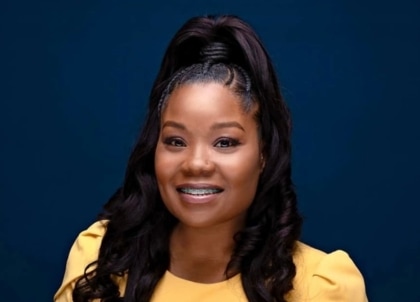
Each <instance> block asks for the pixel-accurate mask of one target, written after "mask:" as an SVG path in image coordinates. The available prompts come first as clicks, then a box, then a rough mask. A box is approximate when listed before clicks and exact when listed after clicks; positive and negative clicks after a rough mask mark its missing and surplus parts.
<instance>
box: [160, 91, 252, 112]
mask: <svg viewBox="0 0 420 302" xmlns="http://www.w3.org/2000/svg"><path fill="white" fill-rule="evenodd" d="M252 112H253V110H251V112H249V113H247V112H245V110H244V104H243V100H242V99H241V97H240V96H239V95H237V94H235V93H234V92H233V91H231V90H230V89H229V88H228V87H226V86H224V85H222V84H219V83H191V84H183V85H181V86H179V87H177V88H176V89H175V90H174V91H173V92H172V93H171V95H170V96H169V97H168V100H167V101H166V106H165V107H164V108H163V111H162V118H163V119H165V118H167V117H169V116H177V117H179V118H184V119H185V118H186V117H187V116H188V115H189V114H195V115H200V116H201V117H203V118H204V117H205V116H207V117H208V118H209V117H217V116H220V117H222V116H229V115H236V116H237V117H239V116H241V117H243V118H244V117H248V116H251V115H252Z"/></svg>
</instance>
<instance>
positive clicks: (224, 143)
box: [214, 137, 239, 148]
mask: <svg viewBox="0 0 420 302" xmlns="http://www.w3.org/2000/svg"><path fill="white" fill-rule="evenodd" d="M237 145H239V141H238V140H236V139H233V138H227V137H225V138H221V139H219V140H218V141H217V142H216V144H215V145H214V146H215V147H217V148H230V147H236V146H237Z"/></svg>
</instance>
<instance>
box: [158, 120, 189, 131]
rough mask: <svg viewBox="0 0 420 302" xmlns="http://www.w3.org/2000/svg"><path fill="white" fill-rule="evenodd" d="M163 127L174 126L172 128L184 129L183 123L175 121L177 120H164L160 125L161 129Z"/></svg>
mask: <svg viewBox="0 0 420 302" xmlns="http://www.w3.org/2000/svg"><path fill="white" fill-rule="evenodd" d="M165 127H174V128H177V129H181V130H185V126H184V125H183V124H181V123H177V122H174V121H166V122H164V123H163V125H162V129H163V128H165Z"/></svg>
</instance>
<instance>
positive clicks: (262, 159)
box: [260, 153, 265, 172]
mask: <svg viewBox="0 0 420 302" xmlns="http://www.w3.org/2000/svg"><path fill="white" fill-rule="evenodd" d="M264 168H265V157H264V155H263V154H262V153H261V155H260V172H262V171H263V170H264Z"/></svg>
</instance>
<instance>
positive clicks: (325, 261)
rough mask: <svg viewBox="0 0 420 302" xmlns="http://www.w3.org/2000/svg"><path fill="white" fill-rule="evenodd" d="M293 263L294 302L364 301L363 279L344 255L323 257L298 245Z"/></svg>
mask: <svg viewBox="0 0 420 302" xmlns="http://www.w3.org/2000/svg"><path fill="white" fill-rule="evenodd" d="M294 262H295V265H296V277H295V280H294V290H293V291H292V294H293V295H294V296H295V297H296V298H299V299H297V300H296V301H299V300H307V301H349V302H350V301H352V302H365V301H367V298H366V291H365V283H364V279H363V276H362V274H361V273H360V271H359V269H358V268H357V266H356V265H355V264H354V262H353V261H352V259H351V258H350V256H349V255H348V254H347V253H346V252H344V251H342V250H336V251H334V252H332V253H325V252H323V251H321V250H318V249H316V248H313V247H311V246H309V245H306V244H304V243H302V242H298V243H297V247H296V252H295V255H294Z"/></svg>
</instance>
